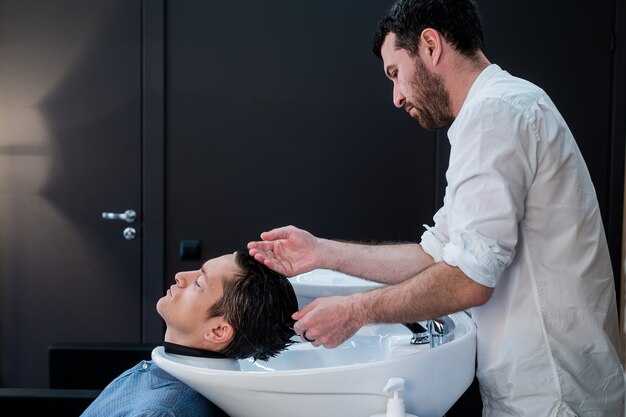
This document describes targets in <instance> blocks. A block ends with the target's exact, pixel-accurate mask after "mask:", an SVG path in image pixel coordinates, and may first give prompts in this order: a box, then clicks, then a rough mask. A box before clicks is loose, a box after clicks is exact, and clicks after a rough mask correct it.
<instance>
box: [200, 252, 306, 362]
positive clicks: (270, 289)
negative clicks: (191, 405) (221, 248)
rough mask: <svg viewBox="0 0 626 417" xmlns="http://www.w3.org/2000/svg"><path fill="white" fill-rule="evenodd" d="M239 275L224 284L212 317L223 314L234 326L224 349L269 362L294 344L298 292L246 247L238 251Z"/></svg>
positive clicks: (228, 353)
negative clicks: (231, 335)
mask: <svg viewBox="0 0 626 417" xmlns="http://www.w3.org/2000/svg"><path fill="white" fill-rule="evenodd" d="M235 260H236V262H237V266H238V267H239V268H240V269H241V272H240V274H239V275H238V276H237V277H236V278H235V279H234V280H228V281H226V282H225V283H224V295H223V296H222V298H221V299H220V300H218V301H217V302H216V303H215V304H214V305H213V307H212V308H211V309H210V310H209V312H208V314H209V317H215V316H224V319H225V320H226V321H227V322H228V323H230V325H231V326H233V328H234V330H235V332H234V337H233V340H232V341H231V342H230V343H229V344H228V346H227V347H226V348H225V349H224V350H222V351H221V353H223V354H224V355H226V356H228V357H231V358H235V359H243V358H253V359H254V360H262V361H266V360H268V359H269V358H271V357H273V356H276V355H277V354H278V353H279V352H280V351H282V350H284V349H286V348H287V347H288V346H290V345H291V344H293V343H294V342H293V340H292V337H293V336H294V332H293V325H294V320H293V319H292V318H291V315H292V314H293V313H294V312H296V311H297V310H298V301H297V298H296V294H295V292H294V290H293V287H292V286H291V283H290V282H289V280H288V279H287V278H286V277H285V276H284V275H282V274H279V273H278V272H275V271H273V270H271V269H269V268H268V267H267V266H265V265H263V264H261V263H260V262H258V261H256V260H255V259H254V258H253V257H252V256H250V255H249V254H248V251H247V250H246V249H243V250H239V251H237V252H236V253H235Z"/></svg>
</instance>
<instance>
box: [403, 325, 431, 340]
mask: <svg viewBox="0 0 626 417" xmlns="http://www.w3.org/2000/svg"><path fill="white" fill-rule="evenodd" d="M402 324H404V325H405V326H406V327H407V328H408V329H409V330H410V331H412V332H413V337H412V338H411V344H412V345H424V344H426V343H430V334H429V333H428V330H427V329H426V328H425V327H424V326H422V325H421V324H420V323H419V322H415V323H402ZM427 327H428V324H427Z"/></svg>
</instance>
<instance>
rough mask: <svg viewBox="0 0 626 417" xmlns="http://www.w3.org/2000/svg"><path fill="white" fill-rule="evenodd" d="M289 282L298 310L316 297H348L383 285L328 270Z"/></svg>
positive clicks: (297, 277)
mask: <svg viewBox="0 0 626 417" xmlns="http://www.w3.org/2000/svg"><path fill="white" fill-rule="evenodd" d="M289 281H291V285H292V286H293V289H294V291H295V292H296V296H297V297H298V307H299V308H302V307H304V306H305V305H307V304H308V303H310V302H311V301H313V300H314V299H316V298H318V297H327V296H330V295H350V294H354V293H357V292H361V291H366V290H370V289H374V288H378V287H381V286H382V285H383V284H379V283H377V282H373V281H367V280H365V279H362V278H358V277H355V276H352V275H347V274H344V273H342V272H337V271H333V270H330V269H314V270H313V271H310V272H306V273H304V274H301V275H296V276H293V277H291V278H289Z"/></svg>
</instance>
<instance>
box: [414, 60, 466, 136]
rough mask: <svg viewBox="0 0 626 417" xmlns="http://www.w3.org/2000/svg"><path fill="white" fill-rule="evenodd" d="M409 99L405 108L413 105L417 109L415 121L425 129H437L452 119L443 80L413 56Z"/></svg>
mask: <svg viewBox="0 0 626 417" xmlns="http://www.w3.org/2000/svg"><path fill="white" fill-rule="evenodd" d="M411 89H412V95H411V101H408V100H407V101H408V102H407V103H406V104H405V108H408V107H413V108H415V110H416V111H417V121H418V122H419V123H420V125H421V126H422V127H423V128H424V129H427V130H437V129H441V128H442V127H446V126H448V125H449V124H450V123H452V122H453V121H454V115H453V114H452V106H451V104H450V94H448V92H447V91H446V89H445V87H444V85H443V80H442V79H441V77H440V76H439V75H437V74H433V73H431V72H430V71H428V69H426V66H425V65H424V63H423V62H422V61H421V60H420V59H419V58H418V57H416V58H415V77H414V79H413V81H412V82H411Z"/></svg>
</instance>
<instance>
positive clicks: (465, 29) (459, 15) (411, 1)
mask: <svg viewBox="0 0 626 417" xmlns="http://www.w3.org/2000/svg"><path fill="white" fill-rule="evenodd" d="M427 28H431V29H435V30H436V31H438V32H439V33H441V35H442V36H443V37H444V39H445V40H446V41H448V43H450V45H452V46H453V47H454V48H455V49H456V50H457V51H459V52H460V53H462V54H463V55H465V56H467V57H470V58H471V57H474V56H476V52H478V51H479V50H480V51H483V52H485V40H484V35H483V29H482V23H481V21H480V13H479V11H478V6H477V5H476V3H475V2H474V0H398V1H396V2H395V3H394V4H393V6H391V8H390V9H389V11H388V12H387V14H385V16H383V17H382V19H381V20H380V22H378V28H377V29H376V32H375V33H374V38H373V41H372V51H373V52H374V55H376V56H377V57H378V58H380V59H382V56H381V53H380V49H381V47H382V46H383V42H384V41H385V37H386V36H387V34H389V32H393V33H395V35H396V44H395V47H396V48H399V49H406V50H407V51H409V53H410V55H411V56H416V55H417V47H418V45H419V42H420V36H421V34H422V31H423V30H424V29H427Z"/></svg>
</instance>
